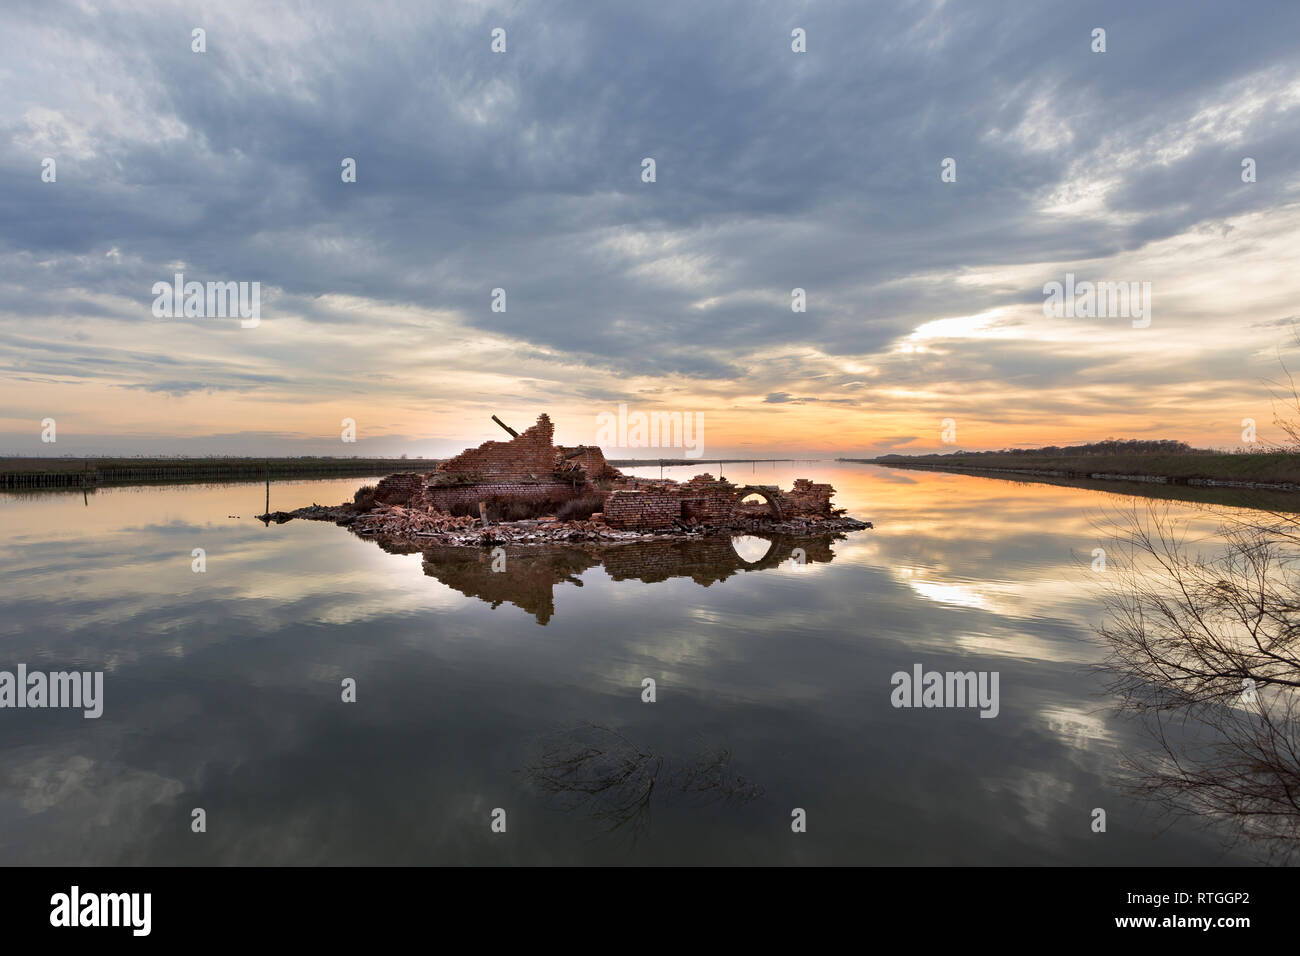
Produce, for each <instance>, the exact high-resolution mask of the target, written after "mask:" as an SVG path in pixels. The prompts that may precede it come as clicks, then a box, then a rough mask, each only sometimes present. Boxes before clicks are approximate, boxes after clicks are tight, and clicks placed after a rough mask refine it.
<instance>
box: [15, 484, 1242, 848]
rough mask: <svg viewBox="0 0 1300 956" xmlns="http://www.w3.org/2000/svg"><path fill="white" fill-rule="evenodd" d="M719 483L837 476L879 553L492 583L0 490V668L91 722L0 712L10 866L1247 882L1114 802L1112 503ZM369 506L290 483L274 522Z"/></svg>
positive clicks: (465, 561) (1176, 833) (777, 552)
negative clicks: (100, 708)
mask: <svg viewBox="0 0 1300 956" xmlns="http://www.w3.org/2000/svg"><path fill="white" fill-rule="evenodd" d="M698 470H704V469H703V468H700V469H678V470H672V469H670V472H671V473H673V474H674V477H688V476H689V475H690V474H691V473H693V472H694V471H698ZM710 470H713V471H715V472H716V470H717V466H716V465H712V466H710ZM653 473H654V474H657V473H658V469H655V470H654V472H653ZM727 477H729V478H732V479H733V480H738V481H753V482H759V483H773V482H780V483H781V484H782V485H787V486H788V484H789V482H790V481H791V480H792V479H793V478H795V477H810V478H814V479H816V480H822V481H831V482H832V483H833V484H834V485H835V486H836V488H837V489H838V495H837V499H836V500H837V503H838V504H840V505H842V506H846V507H848V509H849V511H850V513H851V514H853V515H855V516H857V517H862V518H865V519H869V520H872V521H874V522H875V523H876V528H875V530H873V531H862V532H855V533H852V534H850V535H848V536H847V537H845V538H843V539H842V540H827V539H816V540H813V541H798V542H791V541H782V540H777V541H774V542H771V543H770V545H769V542H767V541H763V540H756V539H749V540H744V541H740V542H738V543H737V545H736V547H735V548H732V547H731V546H730V545H728V544H727V543H726V542H712V543H709V542H705V543H692V544H658V543H657V544H655V545H654V546H649V547H645V546H637V547H629V548H620V549H618V550H616V551H613V552H609V553H608V555H607V556H606V557H605V558H604V560H603V561H602V557H601V555H600V553H599V552H596V551H592V550H583V549H571V550H565V551H552V552H545V553H542V554H537V555H536V556H533V557H528V556H525V555H524V554H522V553H517V552H515V551H511V552H510V553H509V554H508V555H507V569H506V571H505V572H503V573H494V572H493V571H492V570H491V567H490V557H489V556H488V555H487V554H485V553H482V552H478V551H448V550H443V551H441V552H438V553H431V554H429V555H428V556H425V555H421V554H418V553H416V554H390V553H386V552H385V551H383V550H381V549H380V548H379V547H378V546H377V545H375V544H374V543H371V542H368V541H364V540H360V539H358V538H357V537H356V536H354V535H351V534H349V533H348V532H346V531H345V530H344V529H341V528H337V527H335V526H333V525H330V524H322V523H313V522H302V521H295V522H290V523H288V524H285V525H282V526H275V525H272V526H270V527H263V526H262V525H261V524H260V523H259V522H257V521H255V520H253V519H252V517H251V516H252V515H254V514H257V513H259V512H260V511H261V510H262V503H263V494H264V490H263V488H262V487H261V486H259V485H234V486H180V487H161V488H127V489H116V490H106V491H100V492H98V493H95V494H92V495H90V496H89V501H88V504H86V503H83V500H82V496H81V495H80V494H79V493H78V494H72V495H68V494H57V495H43V496H36V497H32V496H27V497H15V496H9V497H0V515H2V516H3V523H4V528H5V535H4V538H3V542H2V543H0V576H2V577H0V580H2V581H3V584H2V585H0V633H2V634H3V641H4V652H3V656H2V658H0V669H7V670H13V669H14V668H15V667H16V665H17V664H19V663H25V664H27V665H28V667H29V669H40V670H46V671H50V670H66V669H83V670H97V669H102V670H104V671H105V678H104V688H105V689H104V694H105V703H104V715H103V717H102V718H100V719H99V720H85V719H83V718H82V717H81V714H80V712H77V711H67V710H13V709H6V710H0V862H4V863H94V864H109V863H122V864H133V863H162V864H214V863H215V864H227V863H243V864H346V863H401V864H447V863H452V864H461V863H473V864H499V863H525V864H532V863H584V862H614V863H622V862H628V863H759V864H769V863H872V864H917V863H940V864H943V863H950V864H1004V863H1025V864H1067V863H1068V864H1101V863H1118V864H1140V863H1147V864H1180V863H1231V862H1243V861H1249V860H1251V859H1253V858H1254V857H1253V856H1252V855H1251V854H1249V853H1248V852H1247V851H1244V850H1243V851H1232V852H1226V851H1224V850H1223V849H1222V846H1221V842H1220V838H1219V837H1220V834H1219V833H1218V832H1217V831H1216V830H1215V829H1214V828H1213V827H1210V828H1204V827H1193V826H1189V825H1187V824H1174V825H1170V821H1168V820H1166V819H1165V818H1163V817H1161V816H1160V815H1159V814H1158V813H1156V812H1155V810H1154V808H1153V807H1151V806H1147V805H1144V804H1143V803H1142V802H1141V801H1140V800H1138V799H1136V798H1133V797H1130V796H1128V795H1127V792H1126V791H1125V790H1124V789H1123V788H1122V787H1121V786H1120V780H1119V757H1120V753H1121V751H1124V750H1127V749H1134V748H1142V747H1146V746H1149V741H1148V740H1147V739H1146V738H1145V737H1144V736H1143V735H1142V732H1141V730H1140V728H1139V727H1136V726H1134V725H1132V724H1130V723H1128V722H1125V721H1121V720H1119V719H1117V718H1115V717H1114V716H1112V713H1111V711H1110V708H1109V704H1108V700H1107V698H1106V696H1105V694H1104V692H1103V690H1102V682H1101V679H1100V678H1099V677H1098V676H1097V675H1096V674H1095V673H1094V672H1092V671H1091V670H1090V669H1089V665H1090V664H1091V663H1093V662H1095V661H1096V660H1098V659H1099V657H1100V656H1101V648H1100V647H1099V646H1098V644H1097V642H1096V640H1095V638H1094V637H1093V634H1092V626H1093V625H1094V624H1095V623H1096V622H1097V621H1098V620H1099V618H1100V614H1101V610H1100V605H1099V602H1098V594H1097V591H1096V576H1095V575H1094V574H1093V573H1092V572H1091V571H1090V570H1089V562H1090V560H1091V556H1090V552H1091V549H1092V548H1093V547H1095V546H1096V545H1097V539H1098V535H1097V532H1096V531H1095V529H1094V527H1093V521H1094V520H1095V518H1096V517H1097V514H1098V513H1099V511H1100V510H1101V509H1103V508H1105V507H1106V506H1107V505H1108V504H1113V503H1114V502H1115V501H1116V500H1117V499H1115V498H1113V497H1111V496H1109V495H1106V494H1105V493H1102V492H1098V491H1093V490H1084V489H1075V488H1065V487H1055V486H1048V485H1038V484H1019V483H1011V482H1007V481H999V480H994V479H987V478H969V477H964V476H958V475H947V474H933V473H925V472H903V471H891V470H887V469H880V468H875V467H871V466H855V465H840V466H837V465H831V464H829V463H819V464H815V465H799V466H792V467H787V466H784V465H782V466H780V467H778V468H775V469H774V468H772V467H771V466H770V465H769V466H763V465H759V466H757V467H756V468H754V469H752V468H751V466H749V465H743V466H734V470H728V471H727ZM363 483H364V480H363V479H358V478H349V479H344V480H329V481H313V482H294V483H280V484H277V485H275V486H273V488H272V497H271V504H272V507H273V508H282V509H290V508H295V507H299V506H301V505H306V504H310V503H312V502H313V501H315V502H320V503H336V502H338V501H342V500H345V499H347V498H350V497H351V494H352V491H353V490H355V489H356V488H357V487H359V486H360V485H361V484H363ZM232 516H241V517H232ZM720 545H722V546H720ZM769 547H770V548H771V550H770V551H769V552H768V553H767V555H766V556H764V552H765V551H766V550H767V549H768V548H769ZM194 548H203V549H204V550H205V551H206V561H207V570H206V572H205V573H202V574H196V573H194V572H193V571H192V570H191V562H192V560H193V559H192V557H191V551H192V549H194ZM794 548H801V549H803V557H804V558H805V560H804V561H803V563H800V562H799V561H798V560H797V558H798V557H799V555H798V554H797V553H796V552H795V551H793V549H794ZM741 555H743V556H744V558H746V559H748V561H749V564H748V565H747V564H746V563H745V561H744V560H742V558H741ZM755 565H756V567H755ZM917 663H919V664H922V665H924V666H925V668H926V669H927V670H929V669H933V670H940V671H950V670H962V671H966V670H976V671H997V672H998V673H999V674H1000V708H1001V711H1000V714H999V715H998V716H997V717H996V719H980V718H979V716H978V713H977V712H976V711H975V710H959V709H947V710H944V709H930V710H925V709H895V708H893V707H892V706H891V704H890V692H891V686H890V675H891V674H893V673H894V672H895V671H899V670H907V671H910V670H911V668H912V665H913V664H917ZM646 677H650V678H653V679H654V680H655V681H656V683H657V700H656V701H655V702H654V703H643V702H642V699H641V696H642V680H643V678H646ZM344 678H353V679H355V681H356V688H357V692H356V697H357V699H356V702H355V703H344V702H343V701H342V700H341V690H340V686H341V682H342V681H343V679H344ZM196 807H201V808H203V809H204V810H205V811H206V814H207V832H206V833H193V832H191V811H192V810H193V809H194V808H196ZM796 807H797V808H803V809H804V810H805V811H806V813H807V821H808V822H807V832H806V833H802V834H795V833H792V832H791V827H790V821H791V811H792V809H793V808H796ZM1094 807H1102V808H1105V809H1106V811H1107V814H1108V832H1106V833H1105V834H1095V833H1093V832H1091V829H1090V823H1091V811H1092V809H1093V808H1094ZM496 808H502V809H504V810H505V811H506V826H507V829H506V832H505V833H504V834H499V833H493V832H492V831H491V829H490V823H491V818H492V813H493V810H494V809H496Z"/></svg>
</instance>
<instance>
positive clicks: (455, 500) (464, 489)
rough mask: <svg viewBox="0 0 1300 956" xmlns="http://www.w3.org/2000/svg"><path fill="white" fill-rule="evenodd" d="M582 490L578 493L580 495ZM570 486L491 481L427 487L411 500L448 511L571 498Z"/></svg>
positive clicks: (554, 483)
mask: <svg viewBox="0 0 1300 956" xmlns="http://www.w3.org/2000/svg"><path fill="white" fill-rule="evenodd" d="M581 491H582V489H579V493H581ZM572 494H573V485H572V484H571V483H570V482H567V481H538V482H528V483H526V484H525V483H521V482H509V481H492V482H483V483H482V484H477V485H449V486H446V487H442V488H439V487H437V486H433V485H431V486H429V487H427V488H425V489H424V491H423V492H422V493H421V494H420V495H419V496H418V497H417V498H416V499H415V500H414V502H413V503H414V504H416V505H422V506H425V507H433V508H437V509H438V510H439V511H450V510H451V509H452V507H453V506H454V505H472V506H473V505H477V504H478V502H480V501H488V500H490V499H492V498H511V499H514V500H516V501H548V500H555V499H559V498H566V497H570V496H572Z"/></svg>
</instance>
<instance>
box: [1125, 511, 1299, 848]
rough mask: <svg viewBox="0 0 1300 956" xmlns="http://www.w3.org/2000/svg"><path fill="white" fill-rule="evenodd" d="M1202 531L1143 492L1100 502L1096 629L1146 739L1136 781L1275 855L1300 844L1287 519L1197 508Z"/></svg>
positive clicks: (1295, 555) (1166, 804)
mask: <svg viewBox="0 0 1300 956" xmlns="http://www.w3.org/2000/svg"><path fill="white" fill-rule="evenodd" d="M1206 518H1209V519H1213V520H1214V521H1216V522H1217V524H1216V526H1215V527H1214V530H1213V532H1212V533H1209V534H1204V533H1189V530H1188V528H1187V524H1188V520H1187V518H1186V516H1185V515H1181V514H1178V513H1172V512H1170V511H1169V509H1168V508H1166V507H1161V506H1156V505H1149V506H1147V507H1144V508H1134V509H1131V510H1128V511H1126V512H1120V513H1118V514H1116V515H1114V516H1113V518H1112V523H1111V529H1112V533H1113V541H1114V553H1115V554H1116V555H1117V556H1120V555H1122V556H1123V563H1122V564H1120V566H1119V567H1118V568H1117V569H1116V570H1115V572H1113V573H1112V575H1111V587H1110V588H1109V590H1108V592H1107V602H1106V604H1107V611H1108V614H1107V617H1106V620H1105V622H1104V624H1103V625H1102V627H1101V628H1100V629H1099V630H1100V634H1101V636H1102V637H1103V639H1104V640H1105V641H1106V643H1107V646H1108V648H1109V652H1110V653H1109V656H1108V657H1107V659H1106V662H1105V669H1106V673H1107V674H1108V675H1109V677H1110V680H1111V689H1112V691H1113V692H1114V693H1115V695H1116V698H1117V701H1118V708H1119V710H1120V712H1121V713H1124V714H1127V715H1129V716H1131V717H1133V718H1134V719H1135V720H1136V721H1138V722H1139V723H1140V724H1141V725H1142V726H1143V727H1144V728H1145V729H1146V732H1147V734H1148V735H1149V739H1150V746H1149V747H1148V748H1147V749H1145V750H1143V751H1137V752H1135V753H1132V754H1130V755H1129V757H1128V760H1127V766H1128V768H1129V769H1130V770H1131V771H1132V772H1133V774H1134V779H1133V781H1132V782H1133V785H1134V787H1135V789H1136V790H1137V792H1139V793H1141V794H1142V795H1143V796H1144V797H1145V798H1147V799H1148V800H1150V801H1152V802H1153V803H1156V804H1158V805H1160V806H1162V807H1163V808H1165V809H1166V810H1167V811H1168V812H1170V813H1171V814H1173V815H1181V816H1188V817H1192V818H1197V819H1204V818H1206V817H1217V818H1219V819H1222V820H1226V821H1228V823H1229V826H1230V827H1231V831H1232V832H1233V834H1234V836H1235V837H1236V838H1239V839H1241V840H1243V841H1246V842H1249V843H1252V844H1254V845H1256V846H1258V847H1260V848H1262V849H1263V850H1264V852H1265V853H1266V854H1268V855H1271V856H1273V857H1275V858H1277V859H1279V860H1282V861H1291V860H1294V859H1296V858H1297V857H1300V597H1297V595H1298V594H1300V535H1298V534H1297V532H1298V531H1300V522H1298V520H1297V519H1296V517H1295V516H1294V515H1293V514H1289V513H1288V514H1281V513H1273V514H1269V513H1265V512H1239V511H1237V512H1224V511H1219V512H1210V513H1207V514H1206Z"/></svg>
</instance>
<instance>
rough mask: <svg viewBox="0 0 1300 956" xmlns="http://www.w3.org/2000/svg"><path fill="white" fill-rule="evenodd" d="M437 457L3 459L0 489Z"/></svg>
mask: <svg viewBox="0 0 1300 956" xmlns="http://www.w3.org/2000/svg"><path fill="white" fill-rule="evenodd" d="M436 464H437V460H436V459H433V458H40V457H36V458H0V488H11V489H12V488H80V487H83V486H89V487H95V486H104V485H125V484H144V483H148V482H185V481H223V480H229V481H261V480H264V479H266V478H268V477H270V478H273V479H276V480H283V479H286V478H324V477H328V476H331V475H387V474H391V473H392V472H396V471H431V470H432V469H433V467H434V466H435V465H436Z"/></svg>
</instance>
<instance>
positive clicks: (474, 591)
mask: <svg viewBox="0 0 1300 956" xmlns="http://www.w3.org/2000/svg"><path fill="white" fill-rule="evenodd" d="M744 537H745V538H746V539H748V541H747V542H745V543H747V544H751V545H752V543H753V541H754V540H755V539H758V540H762V541H766V542H770V546H769V547H768V549H767V553H766V554H764V555H763V556H762V557H760V558H757V559H756V560H754V559H751V560H746V558H744V557H742V556H741V554H740V553H738V552H737V550H736V547H734V546H733V544H732V539H731V538H729V537H727V536H725V535H719V536H709V537H704V536H701V537H695V538H686V539H683V538H675V537H665V538H663V539H661V540H654V539H652V540H644V541H629V542H627V543H625V544H619V545H612V546H611V545H580V544H579V545H563V546H560V545H552V546H546V547H533V546H524V545H520V546H507V547H504V548H499V549H493V550H488V549H486V548H462V547H455V546H445V545H424V546H417V545H415V544H412V543H410V542H409V541H394V540H380V541H379V544H380V546H381V547H383V548H384V549H385V550H387V551H391V552H394V553H402V554H412V553H415V552H422V553H423V554H424V573H425V574H427V575H429V577H432V578H437V579H438V580H439V581H441V582H442V583H443V584H445V585H447V586H448V587H450V588H454V589H455V590H457V591H460V592H461V593H462V594H465V595H468V596H469V597H475V598H478V599H479V600H481V601H485V602H487V603H488V604H491V605H492V606H493V607H496V606H498V605H500V604H513V605H515V606H516V607H519V608H522V609H523V610H524V611H526V612H528V613H529V614H531V615H533V616H534V617H536V618H537V622H538V623H539V624H545V623H547V621H549V620H550V619H551V617H552V615H554V613H555V597H554V589H555V586H556V585H557V584H575V585H577V586H578V587H582V581H581V580H580V577H579V576H580V575H581V574H582V572H584V571H586V570H588V569H589V568H594V567H597V566H598V565H604V568H605V572H606V573H607V574H608V575H609V576H610V577H611V578H613V579H614V580H615V581H645V582H647V583H651V582H656V581H667V580H668V579H669V578H690V579H691V580H692V581H694V582H695V583H696V584H699V585H700V586H701V587H709V586H710V585H712V584H716V583H718V582H720V581H725V580H726V579H727V578H729V577H731V576H732V575H735V574H738V573H740V572H743V571H762V570H765V569H769V568H775V567H777V566H778V565H781V564H784V563H786V562H795V563H799V564H814V563H826V562H829V561H830V560H831V559H832V558H833V556H834V552H833V550H832V548H831V543H832V542H833V541H835V540H837V539H840V538H843V535H832V534H827V535H816V536H808V535H800V536H798V537H793V536H790V535H775V534H773V535H769V534H751V535H745V536H744ZM742 550H744V551H746V552H749V551H750V550H751V548H749V547H745V548H742ZM503 554H504V561H502V560H501V556H502V555H503ZM494 567H495V568H497V570H493V568H494Z"/></svg>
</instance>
